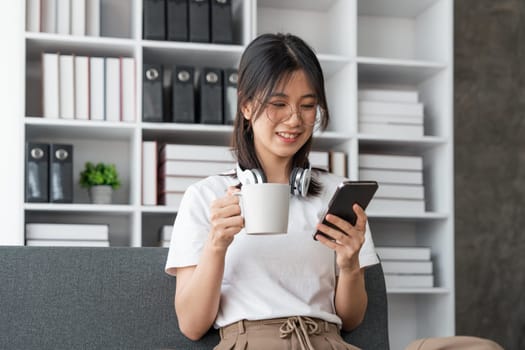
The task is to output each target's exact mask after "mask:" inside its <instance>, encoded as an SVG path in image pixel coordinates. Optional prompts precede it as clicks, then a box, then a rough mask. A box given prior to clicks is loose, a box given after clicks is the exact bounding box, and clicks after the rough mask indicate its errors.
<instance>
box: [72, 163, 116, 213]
mask: <svg viewBox="0 0 525 350" xmlns="http://www.w3.org/2000/svg"><path fill="white" fill-rule="evenodd" d="M79 183H80V186H82V187H84V188H87V189H88V191H89V196H90V198H91V202H92V203H94V204H110V203H111V196H112V193H113V190H116V189H118V188H119V187H120V179H119V175H118V172H117V169H116V168H115V165H114V164H105V163H98V164H96V165H95V164H93V163H92V162H86V164H85V167H84V170H83V171H82V172H81V173H80V181H79Z"/></svg>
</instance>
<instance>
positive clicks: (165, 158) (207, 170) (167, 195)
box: [158, 144, 235, 207]
mask: <svg viewBox="0 0 525 350" xmlns="http://www.w3.org/2000/svg"><path fill="white" fill-rule="evenodd" d="M232 169H235V159H234V158H233V155H232V153H231V151H230V149H229V148H228V147H224V146H201V145H178V144H164V145H163V146H162V147H161V149H160V153H159V173H158V184H159V188H158V194H159V197H158V199H159V204H162V205H167V206H175V207H177V206H179V204H180V201H181V199H182V196H183V194H184V192H185V191H186V189H187V188H188V187H189V186H190V185H191V184H193V183H195V182H197V181H199V180H201V179H203V178H206V177H208V176H211V175H217V174H223V173H228V172H231V170H232Z"/></svg>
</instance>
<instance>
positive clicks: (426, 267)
mask: <svg viewBox="0 0 525 350" xmlns="http://www.w3.org/2000/svg"><path fill="white" fill-rule="evenodd" d="M381 265H382V267H383V272H384V273H386V274H432V261H404V260H381Z"/></svg>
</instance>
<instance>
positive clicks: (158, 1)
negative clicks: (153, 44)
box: [143, 0, 166, 40]
mask: <svg viewBox="0 0 525 350" xmlns="http://www.w3.org/2000/svg"><path fill="white" fill-rule="evenodd" d="M165 12H166V0H144V4H143V26H144V28H143V38H144V39H147V40H165V39H166V14H165Z"/></svg>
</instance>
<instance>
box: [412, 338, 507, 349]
mask: <svg viewBox="0 0 525 350" xmlns="http://www.w3.org/2000/svg"><path fill="white" fill-rule="evenodd" d="M405 350H503V348H502V347H501V346H499V345H498V344H497V343H495V342H493V341H492V340H488V339H483V338H477V337H465V336H455V337H443V338H424V339H418V340H415V341H413V342H412V343H410V344H409V345H408V346H407V347H406V349H405Z"/></svg>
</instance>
